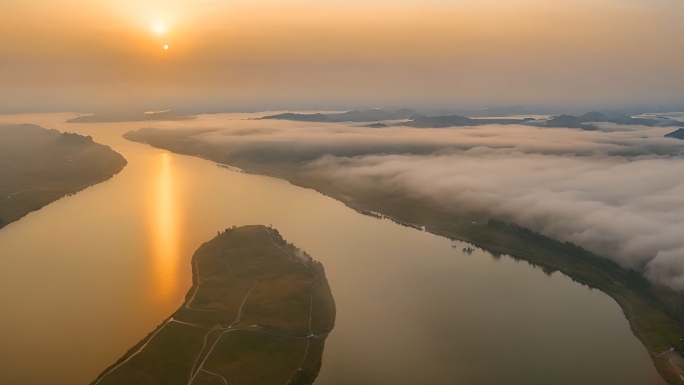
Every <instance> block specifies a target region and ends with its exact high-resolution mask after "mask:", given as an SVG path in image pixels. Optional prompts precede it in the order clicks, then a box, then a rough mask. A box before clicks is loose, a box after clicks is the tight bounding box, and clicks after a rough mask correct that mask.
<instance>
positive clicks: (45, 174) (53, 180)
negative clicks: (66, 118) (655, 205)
mask: <svg viewBox="0 0 684 385" xmlns="http://www.w3.org/2000/svg"><path fill="white" fill-rule="evenodd" d="M125 165H126V159H124V157H123V156H121V154H119V153H118V152H116V151H114V150H112V149H111V148H109V147H108V146H104V145H102V144H98V143H95V142H93V139H92V138H91V137H89V136H81V135H77V134H70V133H62V132H59V131H57V130H48V129H45V128H42V127H39V126H36V125H32V124H20V125H3V126H0V228H2V227H4V226H6V225H7V224H9V223H11V222H13V221H16V220H18V219H20V218H21V217H23V216H24V215H26V214H28V213H29V212H31V211H35V210H38V209H40V208H41V207H43V206H45V205H47V204H49V203H51V202H54V201H56V200H57V199H60V198H62V197H64V196H66V195H70V194H75V193H77V192H78V191H81V190H83V189H84V188H86V187H89V186H92V185H94V184H97V183H99V182H102V181H105V180H107V179H109V178H111V177H112V176H114V175H116V174H117V173H118V172H120V171H121V170H122V169H123V168H124V166H125Z"/></svg>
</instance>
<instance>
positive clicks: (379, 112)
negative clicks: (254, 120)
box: [260, 108, 418, 123]
mask: <svg viewBox="0 0 684 385" xmlns="http://www.w3.org/2000/svg"><path fill="white" fill-rule="evenodd" d="M417 113H418V111H416V110H412V109H409V108H402V109H400V110H397V111H394V112H388V111H386V110H384V109H381V108H376V109H372V110H365V111H357V110H354V111H347V112H339V113H329V114H323V113H314V114H300V113H295V112H286V113H283V114H277V115H269V116H264V117H263V118H260V119H264V120H270V119H274V120H293V121H297V122H324V123H341V122H375V121H379V120H401V119H408V118H410V117H411V116H413V115H415V114H417Z"/></svg>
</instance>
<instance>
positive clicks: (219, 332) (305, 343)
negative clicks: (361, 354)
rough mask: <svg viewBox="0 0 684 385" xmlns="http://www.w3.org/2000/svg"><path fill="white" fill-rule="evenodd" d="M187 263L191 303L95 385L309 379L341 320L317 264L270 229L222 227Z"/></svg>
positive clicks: (301, 381) (299, 381) (303, 381)
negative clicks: (189, 271) (189, 262)
mask: <svg viewBox="0 0 684 385" xmlns="http://www.w3.org/2000/svg"><path fill="white" fill-rule="evenodd" d="M191 263H192V266H193V269H192V270H193V285H192V287H191V288H190V290H189V291H188V293H187V295H186V300H185V303H184V304H183V305H182V306H181V307H180V308H179V309H178V310H177V311H176V312H175V313H174V314H173V315H172V316H171V317H169V318H168V319H167V320H165V321H164V323H162V324H161V325H160V326H159V327H157V328H156V329H155V331H153V332H152V333H150V334H149V335H148V337H146V338H145V339H143V340H142V341H140V342H139V343H138V344H136V345H135V346H134V347H133V348H132V349H130V350H129V351H128V352H127V353H126V355H124V356H123V357H122V358H121V359H119V360H118V361H117V362H116V363H115V364H114V365H112V366H110V367H109V368H107V369H106V370H105V371H104V372H103V373H102V374H101V375H100V376H99V377H98V379H96V380H95V381H94V382H92V384H93V385H94V384H100V385H103V384H119V383H131V382H136V381H137V382H136V383H140V384H147V383H150V384H153V383H159V381H163V382H164V383H169V384H195V385H199V384H207V385H208V384H213V383H222V381H219V379H223V381H225V378H231V380H235V381H237V382H241V381H242V380H244V382H249V381H252V380H256V379H257V378H258V379H259V380H260V381H265V382H266V383H274V384H275V383H278V384H280V383H291V384H302V385H304V384H311V383H313V381H314V379H315V378H316V377H317V375H318V372H319V370H320V367H321V361H322V355H323V348H324V341H325V339H326V337H327V336H328V334H329V333H330V331H331V330H332V328H333V326H334V321H335V303H334V300H333V297H332V294H331V291H330V287H329V285H328V282H327V279H326V277H325V272H324V270H323V266H322V265H321V264H320V263H318V262H316V261H314V260H313V259H312V258H311V257H310V256H309V255H308V254H306V253H305V252H303V251H301V250H299V249H297V248H296V247H294V246H293V245H291V244H288V243H287V242H285V240H283V238H282V237H281V236H280V234H279V233H278V231H277V230H275V229H272V228H269V227H265V226H243V227H240V228H231V229H226V230H225V231H223V232H220V233H219V235H218V236H217V237H215V238H214V239H212V240H211V241H209V242H207V243H205V244H203V245H202V246H201V247H200V248H199V249H198V250H197V251H196V252H195V254H194V256H193V258H192V262H191ZM170 368H172V369H170ZM266 368H268V371H266V370H265V369H266ZM266 372H268V373H266ZM216 381H219V382H216Z"/></svg>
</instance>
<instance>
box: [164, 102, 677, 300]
mask: <svg viewBox="0 0 684 385" xmlns="http://www.w3.org/2000/svg"><path fill="white" fill-rule="evenodd" d="M595 124H596V126H597V127H599V130H597V131H584V130H579V129H569V128H541V127H531V126H520V125H508V126H498V125H488V126H479V127H457V128H447V129H415V128H409V127H387V128H378V129H374V128H368V127H359V124H358V123H357V124H354V123H347V124H341V123H307V122H290V121H265V120H242V119H236V116H235V115H214V116H203V117H201V118H200V119H198V120H197V121H194V122H189V123H178V122H169V123H163V124H159V125H158V126H159V127H164V128H184V130H183V131H182V135H184V136H187V135H189V136H191V138H188V139H189V140H197V141H200V142H201V143H202V144H204V145H207V144H209V145H212V146H214V145H217V146H221V148H223V149H225V150H226V151H229V152H230V153H231V154H232V155H237V156H242V157H245V158H247V159H251V160H253V161H255V162H259V163H269V162H288V163H295V162H296V163H298V164H300V165H301V166H302V170H304V172H306V173H308V174H309V175H310V176H314V177H316V178H319V179H324V180H330V181H335V183H336V184H337V185H340V184H342V185H345V186H346V187H348V188H349V189H354V190H356V191H360V192H362V191H364V190H366V191H370V190H378V189H379V190H381V191H384V192H387V193H395V194H406V195H409V196H412V197H419V198H421V199H424V200H425V201H427V202H430V203H431V204H433V205H439V206H441V208H443V209H445V210H450V211H452V212H454V213H457V214H459V215H462V216H467V217H469V218H472V219H474V220H477V221H481V220H485V219H487V218H491V217H493V218H498V219H504V220H508V221H512V222H516V223H519V224H521V225H523V226H526V227H529V228H531V229H533V230H535V231H539V232H541V233H542V234H545V235H548V236H552V237H554V238H557V239H560V240H566V241H572V242H574V243H577V244H579V245H581V246H584V247H586V248H588V249H590V250H592V251H594V252H596V253H598V254H601V255H605V256H608V257H611V258H613V259H615V260H617V261H619V262H620V263H622V264H623V265H625V266H629V267H634V268H637V269H640V270H643V271H644V272H645V273H646V275H647V276H648V277H650V278H652V279H656V280H659V281H661V282H664V283H666V284H668V285H670V286H672V287H674V288H678V289H682V288H684V237H682V234H684V141H682V140H677V139H672V138H664V137H663V136H664V135H665V134H667V133H668V132H670V131H672V128H666V127H645V126H625V125H617V124H613V123H595ZM188 127H194V128H198V129H202V130H201V131H193V133H189V132H188V131H187V130H186V129H187V128H188ZM169 134H171V132H169ZM178 134H180V132H179V131H175V132H174V135H178Z"/></svg>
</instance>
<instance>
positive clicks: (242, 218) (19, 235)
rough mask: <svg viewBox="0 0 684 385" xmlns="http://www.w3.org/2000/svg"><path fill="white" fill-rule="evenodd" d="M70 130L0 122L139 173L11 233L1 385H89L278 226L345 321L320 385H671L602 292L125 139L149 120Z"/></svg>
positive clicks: (3, 284)
mask: <svg viewBox="0 0 684 385" xmlns="http://www.w3.org/2000/svg"><path fill="white" fill-rule="evenodd" d="M68 117H69V115H65V114H62V115H25V116H0V123H8V122H14V123H16V122H31V123H36V124H40V125H42V126H44V127H50V128H58V129H60V130H68V131H75V132H78V133H81V134H87V135H92V136H93V137H94V139H95V140H96V141H98V142H100V143H104V144H107V145H109V146H111V147H112V148H113V149H115V150H116V151H119V152H121V153H122V155H123V156H124V157H125V158H126V159H127V160H128V162H129V164H128V166H127V167H126V168H125V169H124V170H123V171H122V172H121V173H120V174H118V175H116V176H115V177H114V178H112V179H111V180H109V181H106V182H104V183H101V184H98V185H96V186H93V187H90V188H88V189H86V190H85V191H82V192H80V193H78V194H76V195H74V196H71V197H67V198H64V199H61V200H59V201H57V202H55V203H53V204H51V205H49V206H47V207H45V208H43V209H41V210H39V211H37V212H34V213H31V214H29V215H28V216H26V217H25V218H23V219H21V220H20V221H18V222H15V223H13V224H10V225H9V226H7V227H6V228H4V229H2V230H0V263H1V265H0V266H1V268H0V384H19V385H23V384H27V385H33V384H35V385H39V384H41V385H42V384H50V385H79V384H82V385H85V384H88V383H89V382H90V381H92V380H93V379H94V378H95V377H96V376H97V375H98V374H99V373H100V372H101V371H102V370H103V369H104V368H106V367H107V366H109V365H110V364H112V363H113V362H114V361H116V360H117V359H118V358H119V357H120V356H121V355H122V354H124V352H125V351H126V350H127V349H129V348H130V347H131V346H133V345H134V344H135V343H136V342H137V341H139V340H140V339H142V338H143V337H145V335H147V333H148V332H150V331H151V330H153V329H154V327H155V326H156V325H158V324H159V323H161V321H162V320H163V319H164V318H166V317H167V316H168V315H170V314H171V313H172V312H173V311H174V310H175V309H176V308H177V307H178V306H179V305H180V304H181V303H182V301H183V298H184V295H185V293H186V292H187V290H188V288H189V287H190V284H191V268H190V263H189V261H190V258H191V256H192V253H193V252H194V250H195V249H197V247H199V245H201V244H202V243H203V242H205V241H207V240H209V239H211V237H213V236H214V235H215V234H216V232H217V231H219V230H221V229H225V228H227V227H230V226H233V225H237V226H240V225H246V224H266V225H268V224H271V225H273V226H274V227H276V228H277V229H278V230H279V231H280V232H281V233H282V234H283V236H284V238H285V239H287V240H288V241H289V242H293V243H294V244H295V245H297V246H299V247H301V248H303V249H304V250H306V251H308V252H309V253H310V254H311V255H313V257H314V258H316V259H318V260H320V261H322V262H323V264H324V266H325V269H326V274H327V276H328V279H329V281H330V285H331V288H332V292H333V295H334V297H335V300H336V304H337V311H338V315H337V322H336V326H335V329H334V330H333V332H332V334H331V335H330V337H329V338H328V340H327V342H326V348H325V353H324V357H323V367H322V371H321V374H320V377H319V378H318V380H317V381H316V383H317V384H324V385H338V384H339V385H348V384H355V385H359V384H393V385H404V384H405V385H412V384H457V383H458V384H492V385H495V384H496V385H498V384H540V385H542V384H544V385H546V384H568V385H570V384H602V385H610V384H615V385H626V384H633V385H643V384H662V380H660V379H659V377H658V376H657V374H655V372H654V369H653V366H652V364H651V361H650V359H649V357H648V354H647V353H646V351H645V349H644V348H643V346H642V345H641V344H640V343H639V341H638V340H637V339H636V338H635V337H634V336H633V335H632V333H631V331H630V329H629V325H628V323H627V321H626V320H625V318H624V316H623V314H622V311H621V309H620V308H619V306H617V304H616V303H615V302H614V301H613V300H612V299H610V298H609V297H607V296H606V295H604V294H602V293H601V292H599V291H595V290H593V291H592V290H589V289H588V288H586V287H582V286H580V285H578V284H576V283H573V282H572V281H571V280H570V279H568V278H566V277H564V276H562V275H559V274H554V275H552V276H547V275H545V274H544V273H543V272H542V271H540V270H538V269H534V268H532V267H530V266H528V265H527V264H526V263H525V262H516V261H514V260H512V259H510V258H507V257H502V258H494V257H492V256H491V255H489V254H487V253H485V252H483V251H480V250H478V251H476V252H474V253H472V255H468V254H463V253H462V252H461V249H462V248H463V247H465V246H466V245H464V244H462V243H452V242H451V241H449V240H447V239H444V238H439V237H436V236H433V235H431V234H428V233H424V232H420V231H417V230H414V229H410V228H406V227H402V226H398V225H396V224H394V223H392V222H389V221H386V220H378V219H374V218H370V217H366V216H362V215H360V214H358V213H356V212H354V211H352V210H350V209H348V208H347V207H345V206H344V205H343V204H341V203H339V202H337V201H335V200H333V199H330V198H328V197H325V196H323V195H321V194H318V193H316V192H315V191H312V190H306V189H302V188H299V187H295V186H292V185H290V184H289V183H287V182H285V181H282V180H277V179H272V178H266V177H261V176H256V175H244V174H239V173H236V172H231V171H228V170H224V169H221V168H218V167H216V165H215V164H213V163H212V162H209V161H206V160H202V159H198V158H193V157H187V156H180V155H175V154H171V153H168V152H166V151H163V150H158V149H154V148H151V147H149V146H145V145H143V144H138V143H132V142H128V141H126V140H125V139H123V138H122V137H121V135H122V134H124V133H125V132H127V131H128V130H132V129H138V128H140V127H142V126H144V124H142V123H118V124H85V125H81V124H66V123H64V121H65V120H66V119H67V118H68ZM232 118H234V116H232V115H211V116H204V117H200V119H198V120H195V121H189V122H181V123H178V122H177V123H155V125H158V126H162V127H163V126H167V125H168V126H173V125H187V126H188V127H192V126H202V125H204V124H209V123H212V122H213V123H212V124H216V121H217V120H225V122H222V124H231V120H230V119H232ZM210 121H211V122H210ZM452 245H454V246H456V247H455V249H454V248H452V247H451V246H452Z"/></svg>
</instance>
